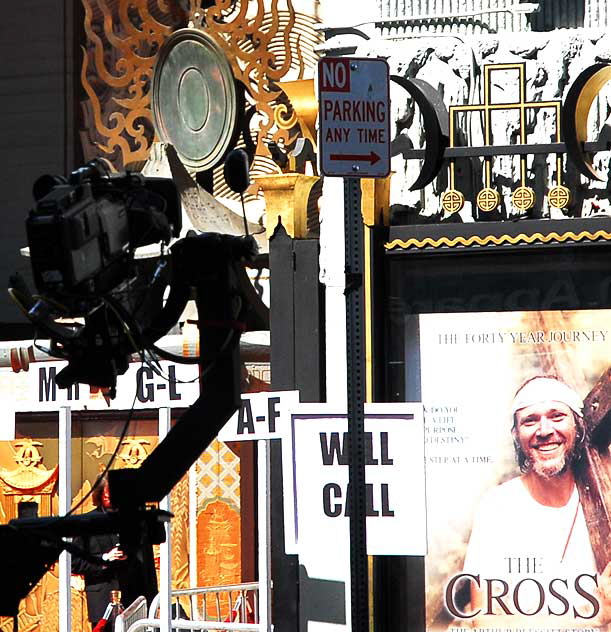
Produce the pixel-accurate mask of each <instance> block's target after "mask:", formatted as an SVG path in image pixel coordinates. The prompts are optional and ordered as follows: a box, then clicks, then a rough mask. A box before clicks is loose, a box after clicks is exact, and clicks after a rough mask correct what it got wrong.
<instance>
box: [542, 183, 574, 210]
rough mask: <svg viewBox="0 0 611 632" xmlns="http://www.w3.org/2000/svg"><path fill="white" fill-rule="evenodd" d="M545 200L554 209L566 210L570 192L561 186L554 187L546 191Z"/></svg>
mask: <svg viewBox="0 0 611 632" xmlns="http://www.w3.org/2000/svg"><path fill="white" fill-rule="evenodd" d="M547 199H548V201H549V203H550V205H551V206H553V207H554V208H560V209H562V208H566V207H567V206H568V205H569V204H570V203H571V192H570V190H569V189H567V187H563V186H562V185H559V186H555V187H553V188H551V189H550V190H549V191H548V193H547Z"/></svg>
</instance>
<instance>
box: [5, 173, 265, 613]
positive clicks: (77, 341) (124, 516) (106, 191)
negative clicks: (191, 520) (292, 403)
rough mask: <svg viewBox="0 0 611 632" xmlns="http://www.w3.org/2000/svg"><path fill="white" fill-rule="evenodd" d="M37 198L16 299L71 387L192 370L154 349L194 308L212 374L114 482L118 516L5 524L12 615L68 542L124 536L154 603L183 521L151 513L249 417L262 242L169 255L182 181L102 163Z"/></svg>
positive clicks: (44, 183)
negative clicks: (246, 340) (252, 269)
mask: <svg viewBox="0 0 611 632" xmlns="http://www.w3.org/2000/svg"><path fill="white" fill-rule="evenodd" d="M242 180H244V178H242ZM242 184H247V179H246V180H244V183H242ZM34 197H35V200H36V205H35V207H34V209H32V211H31V212H30V213H29V216H28V218H27V221H26V229H27V237H28V245H29V253H30V258H31V267H32V272H33V277H34V282H35V284H36V289H37V294H33V293H32V292H31V291H30V290H29V289H28V287H27V285H26V283H25V281H24V280H23V279H21V278H20V277H17V276H15V277H13V278H12V279H11V284H10V288H9V292H10V294H11V296H12V297H13V299H14V300H15V301H16V302H17V304H18V305H19V307H20V308H21V309H22V310H23V312H24V313H25V314H26V315H27V317H28V318H29V319H30V320H31V321H32V322H33V324H34V325H35V328H36V329H37V331H38V332H39V333H42V334H44V335H46V336H47V337H48V338H49V339H50V348H49V350H48V351H49V353H50V354H51V355H54V356H57V357H59V358H63V359H65V360H67V361H68V365H67V366H66V367H65V368H64V369H62V371H61V372H60V373H58V374H57V378H56V379H57V384H58V386H60V387H67V386H69V385H71V384H73V383H74V382H82V383H85V384H90V385H93V386H98V387H108V388H109V389H110V390H111V391H114V389H115V386H116V378H117V375H121V374H122V373H124V372H125V371H126V370H127V368H128V365H129V358H130V356H131V355H132V354H134V353H137V354H140V356H141V357H142V358H144V357H145V356H144V353H145V351H150V352H151V353H156V354H157V355H160V356H161V357H165V358H168V359H172V360H175V361H179V362H180V361H185V360H186V359H185V358H182V357H180V356H178V357H177V356H173V355H172V354H169V353H168V352H166V351H164V350H163V349H161V348H159V347H157V346H156V345H155V342H156V341H158V340H159V338H160V337H162V336H163V335H165V334H166V333H167V332H168V331H170V329H171V328H172V327H173V326H174V325H175V324H176V323H177V322H178V320H179V318H180V317H181V315H182V314H183V311H184V308H185V306H186V304H187V302H188V301H189V300H190V299H191V298H194V299H195V303H196V307H197V312H198V319H199V331H200V349H201V352H200V356H199V357H198V358H195V359H191V360H192V361H195V362H197V363H198V364H199V366H200V386H201V389H200V390H201V394H200V396H199V398H198V399H197V400H196V401H195V402H194V403H193V404H192V405H191V406H190V407H189V408H187V410H186V411H185V412H184V413H183V414H182V416H181V417H180V418H179V419H178V420H177V421H176V423H175V424H174V425H173V427H172V428H171V430H170V431H169V432H168V434H167V435H166V437H165V438H164V439H163V441H161V442H160V443H159V445H158V446H157V447H156V448H155V449H154V450H153V451H152V452H151V454H149V456H148V457H147V458H146V459H145V460H144V462H143V463H142V464H141V465H140V467H139V468H136V469H129V470H111V471H110V472H109V476H108V479H109V486H110V495H111V499H112V504H113V506H114V507H115V508H116V509H117V511H116V512H112V513H108V514H102V515H100V516H96V517H95V519H93V518H92V517H91V516H87V515H83V516H77V515H70V514H68V515H66V516H60V517H51V518H32V519H21V520H12V521H11V522H10V523H9V524H8V525H2V526H0V549H1V554H2V559H3V562H4V568H5V572H7V573H8V574H9V575H10V576H11V582H12V587H11V590H10V591H4V592H3V593H2V594H1V595H0V616H2V615H9V616H14V617H16V614H17V611H18V606H19V601H20V600H21V599H22V598H23V597H25V596H26V595H27V594H28V592H29V591H30V590H31V588H32V587H33V586H34V585H35V584H36V582H37V581H38V580H39V579H40V577H42V575H43V574H44V572H45V571H46V570H47V569H48V568H49V566H50V565H51V564H52V563H53V562H54V561H55V560H57V557H58V555H59V553H60V552H61V550H64V549H66V548H69V547H70V545H69V543H67V542H66V540H65V538H67V537H71V536H74V535H88V534H93V533H117V532H119V533H120V538H121V543H122V547H123V548H124V549H125V550H126V551H127V553H128V556H129V555H130V552H131V554H132V559H136V560H138V564H139V567H140V577H141V585H142V594H144V595H145V596H146V597H147V599H150V598H152V596H153V595H154V594H155V593H156V591H157V586H156V576H155V569H154V565H153V555H152V544H155V543H159V542H161V541H163V538H164V534H165V531H164V530H163V528H161V529H160V526H162V524H161V523H162V522H163V521H165V520H168V519H169V517H170V516H169V514H167V512H162V511H160V510H158V509H151V508H147V505H149V504H150V503H158V502H159V501H161V500H162V499H163V498H164V497H165V496H166V495H167V494H168V493H169V492H170V490H171V489H172V487H174V485H175V484H176V483H177V482H178V481H179V480H180V479H181V478H182V477H183V476H184V474H185V473H186V472H187V471H188V469H189V467H190V466H191V465H192V464H193V463H194V462H195V460H196V459H197V458H198V457H199V455H200V454H201V453H202V451H203V450H204V449H205V448H206V447H207V446H208V445H209V443H210V442H211V441H212V440H213V439H214V437H215V436H216V435H217V434H218V431H219V430H220V428H221V427H222V426H223V425H224V424H225V423H226V422H227V421H228V420H229V418H230V417H231V416H232V415H233V414H234V412H235V411H236V410H237V409H238V406H239V404H240V400H241V397H240V363H239V342H240V334H241V332H242V331H245V330H255V329H267V328H268V313H267V308H266V307H265V305H263V303H262V302H261V300H260V298H259V296H258V295H257V293H256V292H255V290H254V288H253V286H252V284H251V283H250V280H249V279H248V277H247V275H246V272H245V268H244V265H245V262H248V261H252V260H253V259H254V257H255V256H256V254H257V245H256V242H255V241H254V239H253V238H252V237H237V236H232V235H223V234H218V233H202V234H195V233H194V232H193V231H191V232H190V233H189V234H187V235H186V236H185V237H183V238H181V239H178V240H176V241H175V242H174V243H173V244H172V245H170V246H169V247H168V248H167V250H166V246H167V245H168V244H169V242H170V239H171V238H172V237H178V234H179V232H180V228H181V221H180V217H181V216H180V203H179V196H178V192H177V190H176V187H175V185H174V184H173V182H172V181H171V180H164V179H157V178H144V177H142V176H141V175H138V174H130V173H128V174H123V175H111V174H110V173H109V172H108V170H107V169H106V167H105V166H104V164H103V163H102V162H100V161H94V162H92V163H89V164H88V165H86V166H85V167H83V168H82V169H78V170H77V171H75V172H73V173H72V174H71V175H70V176H69V177H68V178H67V179H64V178H58V177H50V176H44V177H43V178H40V179H39V180H38V181H37V182H36V184H35V185H34ZM152 244H160V252H159V254H158V255H155V256H149V257H147V258H138V257H137V250H138V248H140V247H142V246H150V245H152ZM168 288H169V293H168V292H166V290H167V289H168Z"/></svg>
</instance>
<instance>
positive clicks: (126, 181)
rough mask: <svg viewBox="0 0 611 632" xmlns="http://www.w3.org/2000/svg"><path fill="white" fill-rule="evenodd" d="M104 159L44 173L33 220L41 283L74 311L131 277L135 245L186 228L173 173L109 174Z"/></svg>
mask: <svg viewBox="0 0 611 632" xmlns="http://www.w3.org/2000/svg"><path fill="white" fill-rule="evenodd" d="M102 165H103V163H100V162H98V161H94V162H93V163H90V164H89V165H87V167H84V168H82V169H79V170H78V171H75V172H74V173H72V174H71V175H70V176H69V178H68V180H64V179H62V178H57V177H50V176H43V177H42V178H41V179H39V180H38V181H37V183H36V184H35V185H34V192H35V197H36V198H37V202H36V206H35V207H34V208H33V209H32V210H31V211H30V213H29V216H28V218H27V221H26V232H27V238H28V245H29V249H30V257H31V267H32V273H33V276H34V282H35V284H36V288H37V290H38V291H39V293H40V294H41V295H43V296H47V297H49V298H51V299H54V300H56V301H57V302H58V303H60V304H61V305H62V306H64V307H65V308H67V309H68V310H69V311H70V312H71V313H72V315H75V316H76V315H80V314H79V312H82V313H86V311H87V308H86V305H87V302H88V299H96V297H97V298H99V297H100V296H103V295H105V294H107V293H109V292H110V291H112V290H113V289H114V288H116V287H117V286H118V285H119V284H120V283H121V282H122V281H124V280H125V278H126V276H127V269H128V266H129V264H130V262H131V261H132V259H133V257H134V251H135V249H136V248H138V247H141V246H147V245H150V244H154V243H158V242H161V241H163V242H165V243H168V242H169V241H170V239H171V237H173V236H174V237H177V236H178V235H179V233H180V228H181V214H180V199H179V196H178V192H177V190H176V187H175V185H174V183H173V182H172V181H171V180H168V179H165V178H145V177H144V176H142V175H140V174H133V173H127V174H122V175H117V176H115V175H109V174H108V173H106V172H105V168H104V167H103V166H102Z"/></svg>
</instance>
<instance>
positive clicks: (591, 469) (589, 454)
mask: <svg viewBox="0 0 611 632" xmlns="http://www.w3.org/2000/svg"><path fill="white" fill-rule="evenodd" d="M584 421H585V426H586V440H585V441H586V443H585V458H584V460H583V462H582V463H581V464H580V465H579V466H578V467H577V468H576V471H575V481H576V484H577V489H578V490H579V499H580V501H581V506H582V508H583V513H584V516H585V519H586V524H587V527H588V533H589V535H590V542H591V544H592V551H593V553H594V559H595V560H596V567H597V569H598V572H599V573H602V571H603V570H604V568H605V566H606V565H607V564H608V563H609V562H611V454H610V453H609V445H610V444H611V369H607V371H605V373H603V375H602V376H601V377H600V378H599V380H598V382H597V383H596V384H595V385H594V387H593V388H592V390H591V391H590V393H589V394H588V396H587V397H586V398H585V400H584Z"/></svg>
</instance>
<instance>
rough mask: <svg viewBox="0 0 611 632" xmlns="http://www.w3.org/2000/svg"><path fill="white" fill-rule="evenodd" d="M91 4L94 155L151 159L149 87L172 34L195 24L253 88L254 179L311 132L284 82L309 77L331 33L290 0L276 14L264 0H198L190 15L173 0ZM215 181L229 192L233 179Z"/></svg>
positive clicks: (87, 141)
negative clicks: (273, 147) (273, 150)
mask: <svg viewBox="0 0 611 632" xmlns="http://www.w3.org/2000/svg"><path fill="white" fill-rule="evenodd" d="M83 4H84V7H85V32H86V35H87V46H86V48H85V49H84V56H83V64H82V71H81V81H82V84H83V88H84V89H85V92H86V93H87V95H88V100H87V101H86V102H84V103H83V107H84V109H85V118H86V121H85V127H86V130H85V131H84V132H83V133H82V138H83V141H84V145H85V147H84V148H85V156H86V158H89V157H93V156H94V155H99V154H100V153H102V154H103V155H105V156H106V157H107V158H109V159H110V160H111V162H112V164H113V165H114V166H115V168H117V169H121V168H122V167H124V166H125V165H126V164H129V163H134V162H140V161H144V160H146V158H147V157H148V155H149V152H150V148H151V145H152V142H153V138H154V131H153V125H152V113H151V104H150V86H151V78H152V70H153V65H154V62H155V58H156V55H157V51H158V49H159V47H160V46H161V44H162V43H163V42H164V41H165V39H167V38H168V37H169V36H170V35H171V33H172V32H173V31H175V30H176V29H177V28H180V27H184V26H187V25H188V24H190V25H192V26H193V27H194V28H200V29H205V30H206V33H207V34H208V35H209V36H211V37H212V38H213V39H214V40H215V41H216V43H217V44H218V45H219V46H220V47H221V49H222V50H223V52H224V53H225V55H226V56H227V59H228V60H229V62H230V64H231V67H232V70H233V73H234V75H235V77H236V78H237V79H238V80H239V81H241V82H242V83H243V84H244V86H245V87H246V90H247V100H248V101H249V107H250V108H251V110H253V111H254V112H255V115H254V116H252V117H251V123H250V133H251V136H252V138H253V139H254V143H255V154H256V158H255V164H254V165H253V166H252V169H251V170H252V172H253V175H257V174H265V173H274V172H278V167H277V166H276V164H275V163H274V162H273V161H272V156H271V154H270V151H269V149H268V147H267V144H268V143H269V142H270V141H274V142H275V143H277V144H278V145H279V146H281V147H283V148H284V150H285V151H289V150H290V149H291V147H293V146H294V144H295V143H296V141H297V139H298V137H299V135H300V133H299V132H300V131H301V133H303V134H304V135H306V134H305V133H304V129H303V127H302V128H301V130H300V129H299V120H298V117H299V115H298V114H297V119H296V118H295V116H294V114H295V110H294V108H293V105H292V104H289V101H288V100H287V97H286V95H285V92H283V91H282V86H281V85H279V84H280V82H281V81H282V80H284V79H291V80H292V79H293V78H295V77H296V79H297V80H301V79H303V77H304V75H305V73H306V71H307V69H309V68H312V67H313V66H314V65H315V64H316V62H317V59H318V55H317V53H316V51H315V48H316V46H317V45H318V44H319V43H320V42H321V37H322V36H321V35H320V34H319V33H318V32H317V31H316V29H315V25H316V24H317V19H316V18H315V17H312V16H308V15H305V14H302V13H298V12H297V11H295V9H294V7H293V4H292V1H291V0H285V1H284V2H283V3H281V2H280V0H271V3H269V5H270V6H269V7H267V8H266V6H265V3H264V2H263V0H216V2H215V4H214V5H213V6H211V7H209V8H206V9H202V8H201V2H199V1H198V0H189V7H188V9H187V10H186V11H183V10H182V9H181V8H180V7H179V6H178V3H176V2H170V1H169V0H168V1H167V2H163V0H158V1H157V2H154V1H153V0H118V2H117V3H116V4H115V5H109V4H107V3H106V1H105V0H83ZM110 6H113V8H112V9H111V8H110ZM289 98H290V97H289ZM87 135H88V136H89V137H87ZM217 171H218V170H217ZM214 181H215V192H216V191H217V186H218V189H219V195H221V196H223V195H224V193H226V192H225V191H224V188H223V187H224V183H223V182H222V178H221V177H220V176H218V174H217V173H215V177H214ZM229 196H231V194H229Z"/></svg>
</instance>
